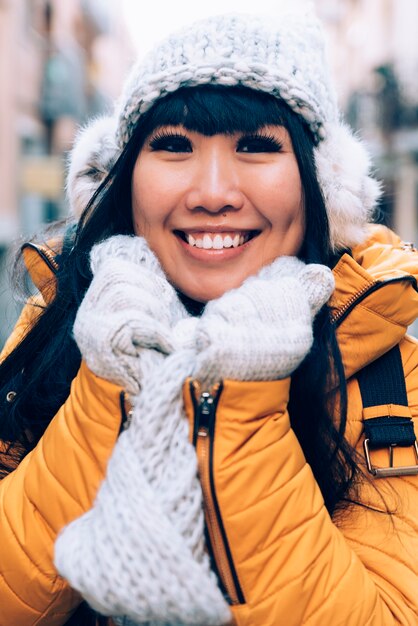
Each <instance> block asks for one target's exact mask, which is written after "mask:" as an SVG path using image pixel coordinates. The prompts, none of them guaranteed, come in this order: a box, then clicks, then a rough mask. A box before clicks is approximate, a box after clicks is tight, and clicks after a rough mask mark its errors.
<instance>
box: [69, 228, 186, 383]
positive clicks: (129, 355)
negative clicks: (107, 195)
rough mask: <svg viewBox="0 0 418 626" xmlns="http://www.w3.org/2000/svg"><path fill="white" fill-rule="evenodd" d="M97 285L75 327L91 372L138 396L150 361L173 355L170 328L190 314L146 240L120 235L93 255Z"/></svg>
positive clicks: (78, 342)
mask: <svg viewBox="0 0 418 626" xmlns="http://www.w3.org/2000/svg"><path fill="white" fill-rule="evenodd" d="M90 261H91V269H92V272H93V280H92V282H91V284H90V286H89V288H88V290H87V292H86V295H85V297H84V300H83V301H82V303H81V305H80V307H79V310H78V312H77V317H76V319H75V323H74V337H75V340H76V342H77V345H78V347H79V349H80V351H81V354H82V356H83V357H84V359H85V360H86V362H87V365H88V366H89V368H90V369H91V370H92V371H93V372H94V373H95V374H97V375H98V376H100V377H102V378H105V379H107V380H110V381H112V382H115V383H117V384H119V385H121V386H123V387H125V388H126V390H127V391H129V392H130V393H131V394H137V393H138V392H139V390H140V388H141V382H140V381H141V378H142V376H143V372H142V370H143V369H144V367H146V363H145V362H146V360H147V355H146V354H143V358H141V359H139V358H138V357H139V354H140V353H141V351H142V353H143V352H144V348H153V349H154V350H156V351H158V352H161V353H162V354H168V353H169V352H171V350H172V343H171V339H170V333H171V330H170V329H171V327H172V326H173V325H174V324H175V323H176V322H177V321H178V320H180V319H182V318H183V317H186V316H187V313H186V311H185V309H184V307H183V305H182V304H181V303H180V301H179V299H178V297H177V294H176V292H175V290H174V288H173V287H172V286H171V285H170V283H169V282H168V281H167V279H166V277H165V274H164V272H163V271H162V269H161V267H160V264H159V262H158V261H157V258H156V257H155V255H154V254H153V253H152V252H151V250H150V249H149V247H148V244H147V243H146V241H145V239H143V238H142V237H131V236H126V235H116V236H114V237H111V238H109V239H107V240H106V241H104V242H103V243H100V244H98V245H96V246H94V248H93V249H92V252H91V257H90Z"/></svg>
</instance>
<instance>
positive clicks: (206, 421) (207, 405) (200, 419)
mask: <svg viewBox="0 0 418 626" xmlns="http://www.w3.org/2000/svg"><path fill="white" fill-rule="evenodd" d="M213 412H214V404H213V396H212V395H211V394H210V393H209V392H207V391H204V392H203V393H202V394H201V396H200V399H199V406H198V409H197V415H196V419H197V436H198V437H199V436H201V437H207V435H208V434H209V429H210V426H211V424H212V418H213Z"/></svg>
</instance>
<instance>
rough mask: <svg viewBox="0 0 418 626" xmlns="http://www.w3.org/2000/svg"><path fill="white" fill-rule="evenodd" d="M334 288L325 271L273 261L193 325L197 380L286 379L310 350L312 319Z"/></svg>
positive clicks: (213, 303) (214, 303) (215, 302)
mask: <svg viewBox="0 0 418 626" xmlns="http://www.w3.org/2000/svg"><path fill="white" fill-rule="evenodd" d="M333 289H334V278H333V276H332V272H331V270H330V269H329V268H327V267H325V266H323V265H305V264H304V263H303V262H302V261H300V260H299V259H297V258H295V257H280V258H278V259H276V260H275V261H274V262H273V263H272V264H271V265H269V266H267V267H264V268H263V269H262V270H261V271H260V272H259V273H258V275H257V276H253V277H250V278H248V279H247V280H246V281H245V282H244V283H243V284H242V285H241V287H239V288H238V289H233V290H231V291H229V292H227V293H225V294H224V295H223V296H221V297H220V298H219V299H218V300H212V301H211V302H209V303H208V304H207V306H206V309H205V313H204V315H203V317H202V319H201V320H200V322H199V324H198V325H197V327H196V345H197V350H198V357H197V363H196V370H195V376H196V377H197V378H198V379H201V380H204V381H206V384H212V383H213V382H214V381H215V380H217V379H219V378H232V379H236V380H277V379H279V378H286V377H287V376H289V374H291V373H292V372H293V371H294V370H295V369H296V368H297V367H298V365H299V364H300V363H301V362H302V360H303V359H304V358H305V356H306V355H307V353H308V352H309V350H310V348H311V346H312V341H313V332H312V322H313V319H314V317H315V315H316V313H317V312H318V311H319V309H320V308H321V307H322V305H323V304H325V302H326V301H327V300H328V298H329V297H330V295H331V293H332V291H333Z"/></svg>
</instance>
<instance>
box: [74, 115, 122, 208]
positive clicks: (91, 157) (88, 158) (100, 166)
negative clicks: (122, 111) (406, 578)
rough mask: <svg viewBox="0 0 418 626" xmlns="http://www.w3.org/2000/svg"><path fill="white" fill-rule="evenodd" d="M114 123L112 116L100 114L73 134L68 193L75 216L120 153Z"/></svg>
mask: <svg viewBox="0 0 418 626" xmlns="http://www.w3.org/2000/svg"><path fill="white" fill-rule="evenodd" d="M116 127H117V120H116V119H115V118H114V117H101V118H98V119H96V120H94V121H93V122H92V123H91V124H89V125H88V126H86V127H85V128H83V129H82V130H81V131H80V132H79V133H78V135H77V137H76V140H75V143H74V148H73V150H72V151H71V152H70V155H69V167H68V175H67V197H68V201H69V204H70V211H71V213H72V214H73V215H75V216H76V217H77V218H78V217H80V215H81V213H82V212H83V211H84V209H85V208H86V206H87V204H88V202H89V200H90V199H91V197H92V196H93V194H94V192H95V191H96V190H97V189H98V187H99V185H100V184H101V183H102V182H103V181H104V179H105V178H106V176H107V175H108V174H109V172H110V170H111V169H112V167H113V165H114V164H115V163H116V160H117V159H118V157H119V155H120V151H119V148H118V147H117V145H116V141H115V133H116Z"/></svg>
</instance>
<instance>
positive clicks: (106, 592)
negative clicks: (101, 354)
mask: <svg viewBox="0 0 418 626" xmlns="http://www.w3.org/2000/svg"><path fill="white" fill-rule="evenodd" d="M102 245H103V244H102ZM114 252H115V250H114V246H113V248H112V253H114ZM184 321H185V322H186V323H187V322H190V323H191V324H192V325H193V320H192V319H189V320H184ZM183 326H184V325H183ZM180 329H181V324H180ZM180 334H181V330H180ZM177 338H178V337H177ZM143 341H144V346H146V345H147V340H146V337H144V340H143ZM177 343H179V342H177ZM181 343H182V344H183V346H185V344H186V343H187V341H183V340H182V341H181ZM115 358H116V356H115ZM140 360H141V371H142V373H143V379H142V381H141V387H142V390H141V393H140V394H139V395H138V396H136V397H134V398H133V412H132V419H131V423H130V425H129V427H128V428H127V429H126V430H125V431H124V432H123V433H122V434H121V435H120V437H119V439H118V441H117V443H116V446H115V448H114V451H113V453H112V456H111V458H110V461H109V464H108V470H107V475H106V478H105V480H104V481H103V483H102V485H101V487H100V489H99V491H98V494H97V498H96V501H95V503H94V505H93V507H92V509H91V510H90V511H88V512H87V513H85V514H84V515H82V516H81V517H80V518H78V519H77V520H75V521H74V522H72V523H71V524H69V525H68V526H67V527H66V528H64V530H63V531H62V532H61V534H60V535H59V537H58V539H57V541H56V546H55V565H56V567H57V570H58V571H59V573H60V574H61V575H62V576H63V577H64V578H66V579H67V580H68V582H69V584H70V585H71V587H73V588H74V589H76V590H77V591H79V592H80V593H81V595H82V596H83V597H84V598H85V599H86V600H87V602H88V603H89V604H90V605H91V606H92V607H93V608H94V609H96V610H97V611H99V612H100V613H103V614H105V615H112V616H115V617H118V616H119V617H120V618H121V621H119V622H118V623H121V624H122V623H123V624H126V625H132V624H148V625H149V626H175V625H177V626H180V625H183V624H184V625H189V624H190V625H193V626H211V625H213V626H215V625H219V624H223V623H225V622H228V621H229V619H230V613H229V609H228V606H227V604H226V602H225V600H224V598H223V596H222V594H221V592H220V590H219V588H218V586H217V580H216V577H215V575H214V573H213V572H212V571H211V569H210V563H209V557H208V555H207V553H206V552H205V544H204V519H203V508H202V494H201V489H200V485H199V481H198V478H197V462H196V454H195V450H194V448H193V446H192V444H191V443H190V442H189V438H188V430H189V428H188V423H187V420H186V418H185V416H184V413H183V401H182V385H183V382H184V380H185V378H187V376H189V375H190V374H191V372H192V370H193V366H194V351H193V350H192V349H190V348H188V347H183V348H180V349H177V350H175V351H173V352H172V354H170V355H168V356H165V355H163V354H162V353H161V352H158V351H156V350H152V349H146V347H144V349H143V351H142V353H141V356H140Z"/></svg>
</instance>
